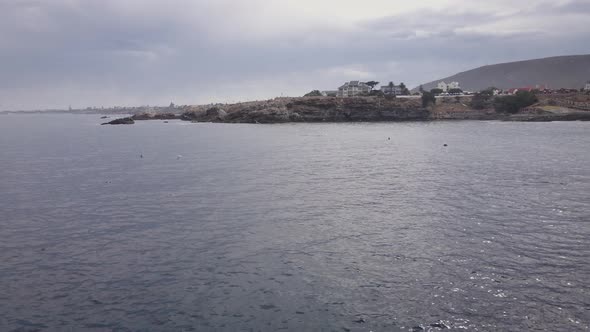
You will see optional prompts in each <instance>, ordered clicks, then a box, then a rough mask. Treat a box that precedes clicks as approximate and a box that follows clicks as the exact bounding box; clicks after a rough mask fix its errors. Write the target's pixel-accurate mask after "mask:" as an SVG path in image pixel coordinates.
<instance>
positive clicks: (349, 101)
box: [105, 97, 590, 124]
mask: <svg viewBox="0 0 590 332" xmlns="http://www.w3.org/2000/svg"><path fill="white" fill-rule="evenodd" d="M469 102H470V100H469V99H468V98H465V97H462V98H448V99H442V100H439V101H437V105H434V106H430V107H428V108H425V107H422V104H421V100H420V99H419V98H377V97H355V98H335V97H300V98H275V99H272V100H267V101H255V102H247V103H238V104H223V105H211V106H209V107H206V106H194V107H191V108H189V109H188V110H187V109H185V110H183V112H182V113H173V112H166V113H141V114H135V115H133V116H131V117H128V118H122V119H116V120H113V121H111V122H108V123H105V124H133V123H134V122H135V121H143V120H183V121H191V122H217V123H287V122H386V121H389V122H399V121H436V120H502V121H523V122H547V121H590V111H583V110H574V109H564V108H559V109H557V110H553V109H549V110H547V109H546V108H544V106H542V105H540V106H538V107H531V108H528V109H526V110H523V111H522V112H519V113H516V114H511V115H507V114H502V113H497V112H495V111H494V110H493V109H491V110H490V109H485V110H475V109H472V108H470V107H469V106H467V105H469Z"/></svg>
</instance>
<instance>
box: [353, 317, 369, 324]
mask: <svg viewBox="0 0 590 332" xmlns="http://www.w3.org/2000/svg"><path fill="white" fill-rule="evenodd" d="M354 322H355V323H359V324H364V323H366V322H367V321H366V320H365V319H364V318H359V319H357V320H355V321H354Z"/></svg>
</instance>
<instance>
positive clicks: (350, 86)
mask: <svg viewBox="0 0 590 332" xmlns="http://www.w3.org/2000/svg"><path fill="white" fill-rule="evenodd" d="M370 91H371V87H370V86H368V85H366V84H365V83H363V82H359V81H350V82H346V83H344V85H343V86H341V87H339V88H338V97H354V96H358V95H361V94H365V93H369V92H370Z"/></svg>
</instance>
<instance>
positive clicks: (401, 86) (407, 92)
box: [399, 82, 410, 96]
mask: <svg viewBox="0 0 590 332" xmlns="http://www.w3.org/2000/svg"><path fill="white" fill-rule="evenodd" d="M399 87H400V89H401V90H402V95H403V96H409V95H410V90H409V89H408V87H406V85H405V84H404V83H403V82H402V83H400V84H399Z"/></svg>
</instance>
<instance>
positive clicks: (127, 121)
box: [103, 118, 135, 125]
mask: <svg viewBox="0 0 590 332" xmlns="http://www.w3.org/2000/svg"><path fill="white" fill-rule="evenodd" d="M134 123H135V121H133V119H132V118H121V119H115V120H113V121H111V122H105V123H103V125H120V124H125V125H129V124H134Z"/></svg>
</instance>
